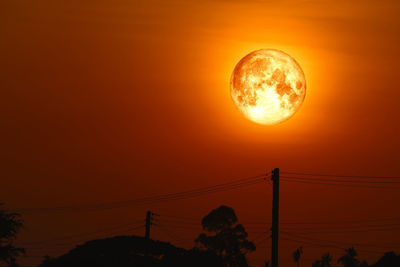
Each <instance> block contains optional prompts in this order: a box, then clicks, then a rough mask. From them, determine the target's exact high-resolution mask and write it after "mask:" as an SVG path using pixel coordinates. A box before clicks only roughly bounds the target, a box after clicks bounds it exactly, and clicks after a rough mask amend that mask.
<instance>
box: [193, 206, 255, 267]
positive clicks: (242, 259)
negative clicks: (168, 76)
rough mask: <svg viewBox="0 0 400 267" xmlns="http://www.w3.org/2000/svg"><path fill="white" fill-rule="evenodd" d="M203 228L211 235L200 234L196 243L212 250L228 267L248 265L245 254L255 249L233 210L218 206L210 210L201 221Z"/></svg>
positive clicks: (245, 266) (246, 266) (244, 266)
mask: <svg viewBox="0 0 400 267" xmlns="http://www.w3.org/2000/svg"><path fill="white" fill-rule="evenodd" d="M201 224H202V226H203V229H204V230H205V231H207V232H210V233H213V235H206V234H204V233H203V234H200V235H199V237H198V238H197V239H196V243H198V244H200V246H202V247H203V248H205V249H207V250H210V251H213V252H214V253H216V254H217V255H218V256H219V257H220V258H221V259H222V261H223V263H224V264H225V265H226V266H229V267H248V266H249V265H248V263H247V259H246V254H247V253H249V252H252V251H254V250H255V249H256V247H255V245H254V244H253V242H251V241H248V240H247V232H246V231H245V229H244V227H243V225H241V224H238V219H237V217H236V214H235V212H234V210H233V209H232V208H230V207H227V206H220V207H219V208H217V209H215V210H212V211H211V212H210V213H209V214H208V215H206V216H205V217H204V218H203V220H202V221H201Z"/></svg>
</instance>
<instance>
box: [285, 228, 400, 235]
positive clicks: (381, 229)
mask: <svg viewBox="0 0 400 267" xmlns="http://www.w3.org/2000/svg"><path fill="white" fill-rule="evenodd" d="M285 230H289V229H285ZM290 230H292V229H290ZM399 230H400V228H377V229H368V230H345V231H300V233H304V234H344V233H369V232H385V231H399ZM296 232H297V231H296Z"/></svg>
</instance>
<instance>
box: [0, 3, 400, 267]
mask: <svg viewBox="0 0 400 267" xmlns="http://www.w3.org/2000/svg"><path fill="white" fill-rule="evenodd" d="M399 13H400V2H398V1H396V0H392V1H390V0H385V1H382V0H381V1H361V0H356V1H344V0H339V1H328V0H309V1H306V0H303V1H295V0H286V1H274V0H271V1H261V0H260V1H248V0H246V1H245V0H231V1H229V0H213V1H212V0H205V1H197V0H196V1H195V0H186V1H183V0H182V1H181V0H172V1H160V0H146V1H126V0H118V1H112V3H111V2H109V1H92V0H90V1H77V0H73V1H48V0H44V1H28V0H22V1H3V2H2V3H1V4H0V25H2V26H1V27H0V34H1V40H2V41H1V42H0V49H1V53H0V60H1V65H0V81H1V92H2V94H1V97H0V116H1V124H2V126H1V132H0V138H1V139H0V140H1V147H2V153H1V154H0V157H1V160H0V167H1V170H2V175H1V176H2V178H1V186H0V195H1V201H2V202H5V203H6V205H7V207H10V208H17V207H52V206H58V205H71V204H72V205H73V204H89V203H99V202H105V201H114V200H127V199H134V198H137V197H144V196H151V195H155V194H162V193H171V192H177V191H180V190H189V189H192V188H197V187H200V186H208V185H213V184H218V183H221V182H226V181H229V180H230V179H232V178H240V177H244V176H251V175H255V174H259V173H263V172H265V171H266V170H268V171H269V170H271V169H272V168H274V167H279V168H281V170H282V171H283V170H286V171H290V170H294V171H308V172H316V173H342V174H353V175H354V174H355V175H397V176H399V175H400V165H399V164H398V163H399V159H400V156H399V149H400V140H399V137H398V136H399V135H400V124H399V119H398V116H399V114H400V112H399V109H400V107H399V104H398V102H399V100H398V99H399V97H400V90H399V83H398V76H399V74H400V73H399V68H398V64H399V63H398V62H399V61H400V53H399V50H398V48H399V43H400V18H399V16H398V14H399ZM262 48H274V49H279V50H283V51H285V52H286V53H288V54H290V55H291V56H293V57H294V58H295V59H296V60H297V61H298V62H299V64H300V65H301V66H302V68H303V70H304V73H305V75H306V79H307V96H306V99H305V101H304V103H303V105H302V107H301V108H300V110H299V111H298V112H297V113H296V114H295V115H294V117H292V118H291V119H290V120H288V121H286V122H284V123H282V124H279V125H275V126H262V125H258V124H255V123H253V122H251V121H248V120H246V119H245V118H244V117H243V116H242V115H241V114H240V112H239V111H238V110H237V109H236V108H235V106H234V104H233V102H232V101H231V98H230V91H229V79H230V75H231V73H232V70H233V68H234V66H235V65H236V63H237V62H238V61H239V60H240V59H241V58H242V57H243V56H245V55H246V54H248V53H249V52H251V51H253V50H256V49H262ZM271 198H272V196H271V188H270V186H268V185H256V186H254V187H252V188H247V189H243V190H242V191H234V192H229V193H221V194H216V195H212V196H208V197H203V198H196V199H193V200H186V201H176V202H173V203H171V202H169V203H161V204H156V205H152V206H144V207H134V208H130V209H120V210H112V211H108V212H97V213H90V214H86V213H78V214H57V215H38V214H31V215H26V216H25V217H24V218H25V221H26V230H24V232H23V233H22V235H21V239H20V242H21V243H23V242H31V241H38V240H46V239H51V238H57V237H60V236H65V235H68V234H73V233H76V232H90V231H92V230H96V229H100V228H101V227H103V228H107V227H109V226H112V225H115V224H118V223H125V222H126V223H127V222H129V221H130V220H132V219H141V218H142V217H144V214H145V211H146V210H147V209H152V210H154V212H158V213H162V214H170V215H179V214H181V215H182V214H185V215H186V216H188V217H195V218H201V216H203V215H205V214H206V213H207V212H208V211H210V210H211V209H213V208H215V207H217V206H218V205H220V204H226V205H231V206H232V207H233V208H234V209H235V210H236V211H237V213H238V216H239V219H241V218H242V220H243V221H257V220H270V213H271V212H270V205H271ZM399 204H400V195H399V194H398V193H397V192H396V191H393V192H392V191H387V190H373V189H372V190H371V189H354V188H350V189H349V188H345V189H343V188H336V187H321V186H315V185H299V184H282V188H281V219H282V220H287V221H290V220H291V221H310V220H320V221H321V220H331V219H333V218H334V219H337V220H340V219H353V218H361V219H363V218H379V217H393V215H396V214H398V212H399V208H398V207H399ZM126 214H129V215H128V216H127V215H126ZM245 226H246V225H245ZM155 231H156V230H155ZM177 231H178V232H177V233H176V234H177V235H179V234H180V235H187V234H188V233H187V232H186V234H185V232H179V231H183V230H182V229H181V230H179V229H178V230H177ZM140 234H142V233H141V232H140ZM195 234H196V232H193V233H192V235H193V237H195ZM153 237H154V238H159V239H161V240H169V238H168V236H165V235H164V234H163V233H162V232H159V233H157V232H154V236H153ZM189 237H191V236H189ZM252 237H254V236H252ZM399 237H400V231H397V232H386V233H381V232H380V233H376V232H374V233H371V234H368V235H366V234H365V233H364V234H356V233H354V234H352V235H349V234H347V235H344V236H336V237H335V238H336V239H337V240H355V241H354V242H360V243H362V242H364V243H368V242H369V243H371V242H376V243H379V244H393V243H395V241H398V240H399ZM320 238H328V239H329V238H332V236H327V237H325V236H320ZM190 244H191V243H190V242H188V243H187V244H186V246H187V247H189V246H190ZM397 244H398V243H397ZM296 246H297V245H296V244H292V243H287V244H285V243H282V250H281V252H280V257H281V258H282V266H290V265H291V264H292V263H290V260H291V251H293V250H294V248H296ZM71 247H72V245H71ZM265 250H266V248H260V249H259V250H258V252H256V254H255V256H254V258H255V259H256V258H257V259H260V258H261V259H263V258H265V256H266V255H265ZM328 250H329V249H321V248H307V249H305V253H304V257H305V258H308V259H315V258H317V257H318V256H319V255H321V254H322V253H323V252H326V251H328ZM65 251H66V248H61V249H60V250H57V249H54V248H53V249H52V250H51V252H50V253H49V254H50V255H52V256H56V255H58V254H59V253H60V252H65ZM46 252H47V251H35V252H29V253H32V254H31V255H42V254H45V253H46ZM331 252H333V253H334V255H335V256H337V255H339V254H340V251H337V250H336V251H334V250H331ZM398 252H400V251H398ZM360 255H361V257H362V258H365V259H367V260H369V261H373V260H376V259H377V257H378V256H379V255H377V254H369V253H360ZM268 257H269V254H268ZM25 261H26V262H27V263H32V262H38V259H37V258H32V259H31V258H29V259H26V260H25ZM306 263H307V265H309V264H310V262H306ZM256 266H258V265H256Z"/></svg>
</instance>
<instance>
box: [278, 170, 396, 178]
mask: <svg viewBox="0 0 400 267" xmlns="http://www.w3.org/2000/svg"><path fill="white" fill-rule="evenodd" d="M281 173H282V174H293V175H306V176H326V177H344V178H366V179H370V178H371V179H400V176H366V175H341V174H317V173H304V172H284V171H283V172H281Z"/></svg>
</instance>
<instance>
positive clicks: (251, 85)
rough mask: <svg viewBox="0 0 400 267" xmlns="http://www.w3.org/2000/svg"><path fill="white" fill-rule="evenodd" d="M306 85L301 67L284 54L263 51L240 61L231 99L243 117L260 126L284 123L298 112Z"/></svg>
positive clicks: (268, 50) (235, 74)
mask: <svg viewBox="0 0 400 267" xmlns="http://www.w3.org/2000/svg"><path fill="white" fill-rule="evenodd" d="M305 95H306V81H305V77H304V73H303V71H302V69H301V68H300V65H299V64H298V63H297V62H296V61H295V60H294V59H293V58H291V57H290V56H289V55H287V54H286V53H284V52H281V51H278V50H273V49H263V50H257V51H254V52H252V53H250V54H248V55H247V56H245V57H244V58H242V59H241V60H240V61H239V63H238V64H237V65H236V67H235V69H234V71H233V74H232V78H231V96H232V100H233V102H234V103H235V105H236V107H237V108H238V109H239V110H240V111H241V112H242V113H243V115H244V116H245V117H246V118H248V119H250V120H252V121H254V122H256V123H260V124H266V125H271V124H276V123H279V122H282V121H284V120H287V119H288V118H290V117H291V116H293V114H294V113H295V112H296V111H297V110H298V109H299V108H300V106H301V104H302V103H303V101H304V98H305Z"/></svg>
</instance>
